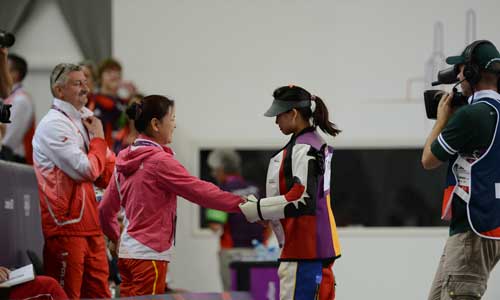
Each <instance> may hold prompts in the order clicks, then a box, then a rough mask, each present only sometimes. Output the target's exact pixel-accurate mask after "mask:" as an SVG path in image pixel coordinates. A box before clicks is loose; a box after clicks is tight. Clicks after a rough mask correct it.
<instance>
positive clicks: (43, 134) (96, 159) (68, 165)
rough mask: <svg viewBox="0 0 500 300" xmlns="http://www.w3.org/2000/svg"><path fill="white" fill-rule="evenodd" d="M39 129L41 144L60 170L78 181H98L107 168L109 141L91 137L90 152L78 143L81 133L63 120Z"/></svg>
mask: <svg viewBox="0 0 500 300" xmlns="http://www.w3.org/2000/svg"><path fill="white" fill-rule="evenodd" d="M45 125H46V126H43V127H41V128H38V130H39V131H40V132H37V134H36V135H37V136H38V137H39V138H38V143H39V144H40V147H41V148H42V149H43V153H44V155H45V156H47V158H48V159H49V160H50V161H52V162H53V163H54V164H55V165H56V166H57V167H58V168H59V169H61V170H62V171H63V172H64V173H66V174H67V175H68V176H69V177H71V178H72V179H73V180H76V181H91V182H94V181H96V180H97V179H98V178H99V177H100V176H101V175H102V174H103V172H104V170H105V168H106V151H107V144H106V141H105V140H104V139H102V138H92V139H91V140H90V144H89V152H88V153H85V152H84V151H83V150H82V149H81V148H80V146H79V142H80V141H79V139H81V137H80V136H78V133H75V129H74V128H73V127H72V126H71V124H69V123H68V122H65V121H64V120H63V119H55V120H52V121H50V122H49V123H47V124H45Z"/></svg>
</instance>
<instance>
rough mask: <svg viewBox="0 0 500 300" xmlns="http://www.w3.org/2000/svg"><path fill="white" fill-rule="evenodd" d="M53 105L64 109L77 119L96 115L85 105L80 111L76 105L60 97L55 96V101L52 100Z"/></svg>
mask: <svg viewBox="0 0 500 300" xmlns="http://www.w3.org/2000/svg"><path fill="white" fill-rule="evenodd" d="M52 104H53V105H55V106H56V107H57V108H59V109H60V110H62V111H64V112H65V113H67V114H68V116H70V117H71V118H72V119H75V120H80V119H85V118H88V117H91V116H93V115H94V113H93V112H92V111H91V110H90V109H88V108H86V107H85V106H84V107H82V109H80V111H78V110H77V109H76V107H74V106H73V104H71V103H69V102H68V101H64V100H61V99H58V98H54V101H53V102H52Z"/></svg>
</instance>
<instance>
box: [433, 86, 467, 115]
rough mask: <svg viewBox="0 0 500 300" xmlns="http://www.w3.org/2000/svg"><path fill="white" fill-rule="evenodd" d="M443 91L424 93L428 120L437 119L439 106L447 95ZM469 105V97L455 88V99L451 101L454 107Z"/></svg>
mask: <svg viewBox="0 0 500 300" xmlns="http://www.w3.org/2000/svg"><path fill="white" fill-rule="evenodd" d="M445 93H446V92H445V91H442V90H427V91H424V102H425V113H426V114H427V118H428V119H433V120H435V119H436V118H437V109H438V106H439V101H440V100H441V98H442V97H443V95H444V94H445ZM465 104H467V97H466V96H465V95H464V94H462V93H461V92H459V91H457V89H456V88H453V98H452V99H451V106H452V107H459V106H462V105H465Z"/></svg>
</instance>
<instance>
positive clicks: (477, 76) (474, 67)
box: [464, 40, 493, 86]
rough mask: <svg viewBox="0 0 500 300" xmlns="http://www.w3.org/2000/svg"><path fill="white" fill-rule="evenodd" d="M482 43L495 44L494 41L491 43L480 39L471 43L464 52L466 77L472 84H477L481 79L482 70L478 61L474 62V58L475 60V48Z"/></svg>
mask: <svg viewBox="0 0 500 300" xmlns="http://www.w3.org/2000/svg"><path fill="white" fill-rule="evenodd" d="M482 44H491V45H493V43H491V42H490V41H488V40H478V41H475V42H473V43H472V44H470V46H468V47H467V48H466V49H465V52H464V58H465V66H464V77H465V80H467V81H468V82H469V84H470V85H471V86H473V85H476V84H477V83H478V82H479V81H480V80H481V70H480V68H479V65H478V64H477V63H474V62H473V61H472V60H473V54H474V50H476V48H477V47H478V46H479V45H482Z"/></svg>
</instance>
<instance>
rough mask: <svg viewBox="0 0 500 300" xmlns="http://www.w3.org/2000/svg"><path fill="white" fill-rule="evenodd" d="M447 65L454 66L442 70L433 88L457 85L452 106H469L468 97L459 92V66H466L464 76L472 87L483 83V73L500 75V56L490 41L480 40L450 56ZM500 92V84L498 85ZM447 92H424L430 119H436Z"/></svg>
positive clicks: (433, 83)
mask: <svg viewBox="0 0 500 300" xmlns="http://www.w3.org/2000/svg"><path fill="white" fill-rule="evenodd" d="M446 63H448V64H450V65H453V66H451V67H449V68H446V69H444V70H441V71H439V72H438V74H437V79H438V80H437V81H434V82H432V86H436V85H440V84H455V86H454V87H453V89H452V90H453V99H452V100H451V105H452V106H453V107H458V106H462V105H465V104H467V97H466V96H465V95H464V94H463V93H461V92H459V91H458V90H457V86H458V85H459V84H460V82H459V80H458V74H459V73H460V69H459V66H460V65H464V70H463V76H464V80H466V81H467V82H468V83H469V84H470V85H471V87H474V86H476V85H477V84H478V83H479V81H481V72H482V71H487V72H491V73H494V74H500V55H499V53H498V50H497V49H496V47H495V45H494V44H493V43H492V42H490V41H488V40H478V41H475V42H473V43H472V44H470V45H469V46H467V47H466V48H465V49H464V51H463V52H462V54H461V55H458V56H450V57H448V58H447V59H446ZM497 85H498V88H499V90H500V82H498V83H497ZM444 93H445V92H444V91H442V90H426V91H424V102H425V111H426V114H427V118H428V119H436V117H437V107H438V105H439V101H440V100H441V98H442V96H443V94H444Z"/></svg>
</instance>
